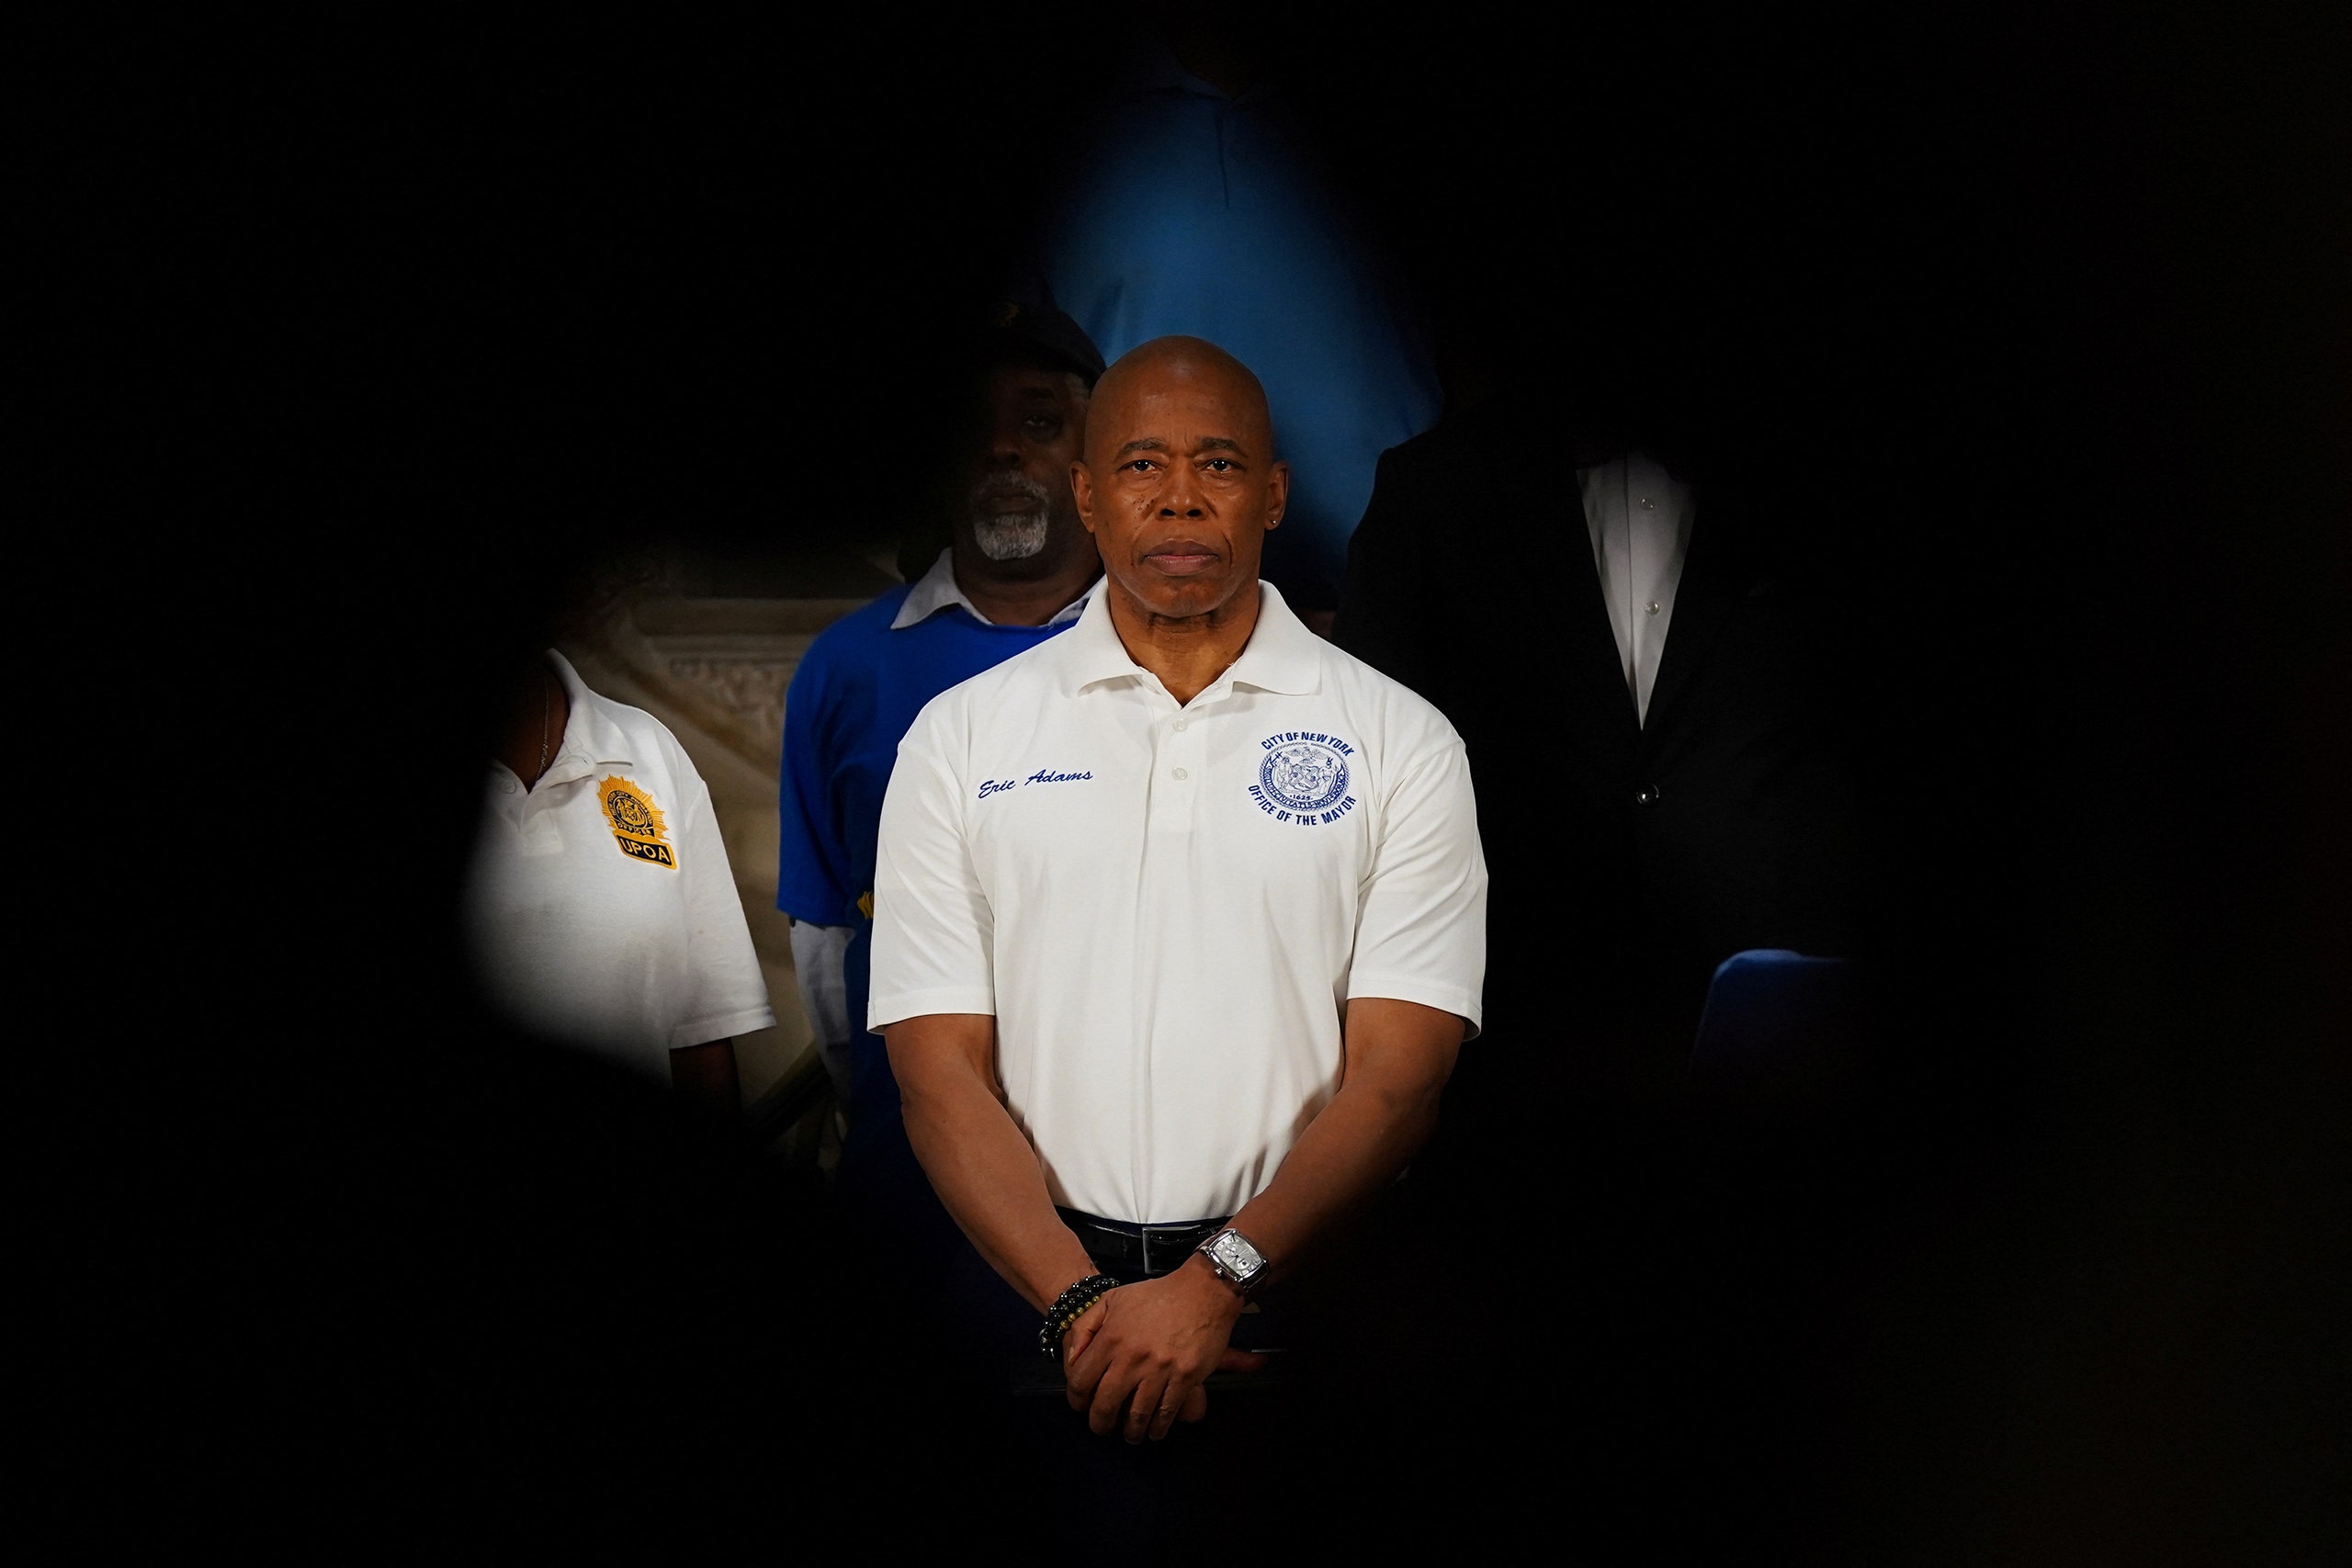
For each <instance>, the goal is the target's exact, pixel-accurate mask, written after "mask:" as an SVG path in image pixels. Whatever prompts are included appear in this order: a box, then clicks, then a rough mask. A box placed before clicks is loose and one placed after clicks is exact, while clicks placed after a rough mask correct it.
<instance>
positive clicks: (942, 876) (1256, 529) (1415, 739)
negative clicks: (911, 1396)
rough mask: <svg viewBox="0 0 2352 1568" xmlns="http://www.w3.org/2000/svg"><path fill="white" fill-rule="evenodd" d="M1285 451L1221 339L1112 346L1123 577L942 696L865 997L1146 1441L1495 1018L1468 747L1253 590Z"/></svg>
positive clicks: (1095, 427) (1010, 1254) (1100, 457)
mask: <svg viewBox="0 0 2352 1568" xmlns="http://www.w3.org/2000/svg"><path fill="white" fill-rule="evenodd" d="M1272 450H1273V447H1272V428H1271V425H1270V423H1269V420H1268V416H1267V412H1266V403H1265V398H1264V394H1263V392H1262V391H1261V389H1260V388H1259V385H1258V382H1257V378H1255V377H1254V376H1252V375H1251V374H1250V371H1249V370H1248V369H1247V368H1246V367H1243V366H1242V365H1241V364H1240V363H1239V362H1238V361H1237V360H1235V359H1233V358H1232V357H1231V356H1230V355H1227V354H1226V353H1225V352H1224V351H1222V350H1221V349H1218V348H1217V347H1216V346H1215V345H1214V344H1208V343H1204V342H1202V341H1200V340H1198V339H1193V338H1162V339H1159V340H1156V341H1154V342H1151V343H1148V344H1144V345H1143V346H1142V347H1140V348H1137V349H1136V350H1135V351H1134V352H1133V353H1131V354H1129V355H1126V356H1125V358H1123V359H1121V360H1120V361H1119V362H1118V364H1116V365H1115V366H1114V367H1112V368H1111V369H1110V370H1109V371H1108V372H1106V373H1105V374H1104V376H1103V378H1102V381H1101V383H1100V384H1099V385H1098V387H1097V388H1096V390H1095V396H1094V403H1093V408H1092V411H1091V415H1090V420H1089V423H1088V427H1087V439H1086V446H1085V449H1084V453H1083V457H1082V458H1081V460H1080V461H1079V462H1078V463H1076V464H1074V465H1073V467H1072V470H1071V475H1072V483H1073V486H1074V488H1075V491H1076V496H1077V501H1078V507H1079V512H1080V515H1081V517H1082V518H1083V519H1084V521H1085V524H1086V526H1087V528H1088V529H1089V531H1090V532H1091V533H1092V534H1093V535H1094V536H1095V540H1096V543H1097V546H1098V547H1099V548H1100V549H1101V551H1102V555H1103V566H1104V570H1105V573H1106V578H1105V582H1106V591H1105V592H1100V593H1097V594H1096V595H1095V596H1094V598H1093V599H1092V600H1091V601H1090V602H1089V604H1088V605H1087V607H1086V610H1085V613H1084V614H1083V615H1081V616H1080V619H1079V622H1078V624H1077V625H1076V626H1074V627H1072V628H1071V629H1070V631H1069V632H1068V633H1066V634H1065V635H1064V636H1062V637H1057V638H1056V639H1054V640H1053V641H1051V642H1048V643H1046V644H1043V645H1041V646H1039V647H1037V648H1035V649H1030V650H1028V651H1027V652H1024V653H1023V654H1020V655H1019V656H1017V657H1015V658H1013V659H1012V660H1008V661H1006V662H1005V663H1003V664H1001V665H999V666H998V667H996V668H995V669H993V670H990V671H987V672H985V673H983V674H980V675H977V676H975V677H973V678H972V679H970V680H968V681H966V682H963V683H962V684H960V685H957V686H956V687H953V688H951V689H950V690H948V691H947V692H945V693H943V694H941V695H940V696H938V697H936V698H934V699H933V701H932V702H931V704H930V705H928V706H927V707H925V708H924V709H923V711H922V715H921V716H919V717H918V718H917V719H916V721H915V723H914V726H913V728H911V729H910V731H909V732H908V734H907V736H906V739H904V740H903V741H902V742H901V743H900V745H899V759H898V764H897V769H896V771H895V772H894V773H893V774H892V776H891V781H890V787H889V793H888V799H887V801H886V803H885V805H884V807H883V812H882V826H881V844H880V853H879V860H878V866H877V871H876V891H875V897H876V908H875V936H874V969H873V986H872V995H871V1000H870V1003H869V1013H868V1018H869V1023H870V1025H871V1027H873V1028H875V1029H876V1030H877V1031H879V1032H881V1033H882V1034H883V1035H884V1036H885V1037H886V1038H887V1040H888V1044H889V1054H890V1065H891V1068H892V1070H893V1072H894V1073H895V1074H896V1075H897V1077H898V1079H899V1085H900V1087H901V1090H902V1094H903V1097H904V1108H905V1111H904V1113H905V1117H906V1124H907V1131H908V1134H909V1136H910V1140H911V1142H912V1144H913V1146H914V1150H915V1153H916V1155H917V1156H918V1157H919V1158H920V1159H921V1160H922V1166H923V1168H924V1170H925V1171H926V1172H927V1173H928V1175H929V1176H930V1178H931V1180H932V1182H933V1185H934V1186H935V1187H936V1189H937V1190H938V1192H939V1194H940V1197H941V1199H942V1200H943V1201H944V1203H945V1204H946V1207H947V1209H948V1211H949V1213H952V1214H953V1215H954V1216H955V1218H956V1222H957V1224H960V1225H961V1226H962V1227H963V1229H964V1231H965V1234H966V1235H967V1236H969V1238H970V1239H971V1241H972V1243H973V1245H974V1247H976V1248H977V1250H978V1253H979V1255H980V1256H981V1257H982V1258H985V1259H986V1260H987V1261H988V1263H989V1264H990V1265H991V1266H993V1268H994V1269H995V1270H996V1271H997V1273H998V1274H999V1275H1001V1277H1002V1279H1003V1280H1004V1281H1005V1282H1006V1283H1007V1284H1008V1285H1010V1286H1011V1288H1012V1290H1013V1291H1014V1292H1018V1293H1019V1295H1020V1296H1021V1297H1022V1298H1023V1299H1024V1300H1025V1301H1026V1302H1027V1303H1028V1306H1029V1308H1030V1309H1032V1310H1033V1311H1035V1313H1037V1314H1041V1316H1042V1319H1043V1321H1042V1323H1041V1324H1039V1325H1038V1327H1037V1329H1036V1333H1035V1340H1034V1343H1035V1345H1036V1346H1038V1347H1039V1348H1043V1349H1046V1350H1054V1349H1058V1350H1059V1352H1060V1355H1061V1359H1062V1375H1063V1382H1064V1385H1065V1388H1066V1392H1067V1396H1068V1399H1069V1404H1071V1406H1072V1407H1073V1408H1076V1409H1080V1410H1082V1411H1084V1412H1085V1413H1086V1414H1087V1416H1088V1425H1089V1426H1091V1428H1092V1429H1093V1431H1094V1432H1096V1433H1098V1434H1105V1435H1107V1434H1112V1433H1117V1434H1120V1435H1122V1436H1124V1437H1125V1438H1126V1439H1127V1440H1128V1441H1129V1442H1131V1443H1133V1442H1141V1441H1144V1440H1145V1439H1147V1438H1148V1439H1158V1438H1163V1437H1165V1436H1166V1435H1167V1433H1168V1432H1169V1431H1170V1428H1171V1426H1172V1425H1173V1424H1174V1423H1175V1422H1177V1421H1179V1420H1180V1419H1182V1420H1197V1419H1199V1418H1200V1416H1202V1415H1203V1414H1204V1411H1205V1409H1206V1397H1205V1395H1204V1392H1203V1390H1202V1384H1203V1382H1204V1380H1205V1379H1206V1378H1207V1377H1208V1376H1209V1374H1210V1373H1211V1372H1213V1371H1216V1370H1217V1369H1218V1368H1219V1367H1220V1366H1223V1367H1226V1368H1228V1369H1236V1370H1240V1369H1248V1368H1251V1367H1254V1366H1256V1365H1258V1364H1259V1363H1258V1362H1257V1361H1255V1360H1254V1359H1252V1358H1250V1357H1249V1356H1247V1355H1244V1354H1243V1353H1242V1352H1239V1351H1238V1350H1235V1349H1234V1348H1232V1346H1231V1343H1230V1341H1231V1338H1232V1336H1233V1331H1234V1328H1235V1325H1236V1324H1237V1323H1238V1322H1239V1321H1241V1319H1242V1314H1244V1311H1245V1309H1246V1307H1247V1306H1248V1304H1249V1303H1250V1298H1251V1297H1252V1295H1253V1294H1254V1293H1256V1292H1258V1291H1259V1289H1260V1288H1261V1286H1262V1285H1264V1284H1265V1283H1266V1282H1267V1281H1268V1280H1272V1279H1274V1278H1277V1277H1278V1276H1280V1275H1281V1274H1282V1273H1283V1270H1284V1269H1285V1268H1286V1267H1287V1266H1288V1265H1289V1264H1290V1263H1291V1262H1292V1261H1293V1259H1294V1258H1295V1257H1296V1256H1297V1254H1298V1253H1299V1251H1300V1249H1301V1248H1302V1247H1305V1246H1306V1244H1307V1242H1308V1241H1309V1239H1310V1238H1311V1237H1313V1236H1315V1235H1317V1233H1318V1232H1320V1231H1323V1230H1326V1229H1327V1228H1328V1227H1329V1226H1330V1224H1332V1222H1333V1221H1335V1220H1336V1219H1337V1218H1339V1217H1340V1215H1341V1214H1342V1213H1345V1212H1347V1211H1349V1210H1351V1209H1352V1208H1354V1207H1356V1206H1358V1205H1359V1204H1361V1203H1362V1202H1363V1201H1366V1200H1367V1199H1368V1198H1369V1197H1370V1196H1371V1195H1373V1194H1374V1193H1375V1192H1376V1191H1377V1190H1380V1189H1381V1188H1382V1187H1383V1186H1385V1184H1386V1183H1388V1182H1389V1181H1391V1180H1392V1179H1394V1178H1395V1177H1396V1175H1397V1172H1398V1171H1399V1170H1400V1169H1401V1168H1403V1166H1404V1165H1405V1163H1406V1161H1407V1160H1408V1158H1409V1157H1410V1156H1412V1155H1413V1153H1414V1152H1415V1151H1416V1150H1417V1149H1418V1148H1419V1146H1420V1145H1421V1144H1422V1142H1423V1141H1424V1140H1425V1139H1426V1138H1427V1136H1428V1134H1430V1130H1431V1129H1432V1127H1433V1126H1434V1124H1435V1119H1436V1116H1437V1109H1438V1100H1439V1095H1440V1091H1441V1090H1442V1088H1443V1086H1444V1084H1445V1081H1446V1078H1447V1076H1448V1075H1449V1074H1450V1073H1451V1071H1452V1069H1453V1062H1454V1058H1455V1055H1456V1053H1457V1051H1458V1049H1459V1047H1460V1046H1461V1044H1462V1043H1463V1041H1464V1039H1465V1038H1468V1037H1470V1036H1472V1035H1475V1034H1476V1032H1477V1028H1478V1018H1479V993H1480V987H1481V985H1482V982H1483V977H1484V970H1485V963H1486V892H1487V869H1486V863H1485V861H1484V859H1483V858H1482V856H1481V853H1480V851H1479V844H1478V830H1477V821H1476V808H1475V806H1474V802H1473V797H1472V793H1471V781H1470V770H1469V766H1468V763H1467V761H1466V760H1465V758H1464V752H1463V746H1462V742H1461V740H1460V739H1459V738H1458V737H1456V735H1455V734H1454V732H1453V728H1451V727H1450V726H1449V725H1448V724H1447V723H1446V721H1445V719H1444V718H1443V716H1441V715H1440V714H1439V713H1438V711H1437V710H1436V709H1435V708H1433V707H1432V706H1430V705H1429V704H1428V703H1426V702H1424V701H1422V700H1421V699H1420V698H1419V697H1418V696H1416V695H1415V694H1413V693H1411V692H1410V691H1408V690H1407V689H1406V688H1405V687H1403V686H1401V685H1399V684H1397V682H1394V681H1392V680H1389V679H1388V678H1387V677H1385V676H1383V675H1381V674H1380V673H1378V672H1377V671H1374V670H1373V669H1372V668H1371V667H1370V666H1368V665H1365V664H1363V663H1361V662H1359V661H1358V660H1355V659H1353V658H1351V656H1349V655H1348V654H1346V653H1343V652H1341V651H1340V649H1336V648H1334V647H1332V646H1330V645H1329V644H1328V643H1326V642H1324V641H1323V640H1322V639H1320V638H1318V637H1316V636H1315V635H1314V634H1313V633H1312V632H1310V631H1309V630H1308V629H1307V628H1306V626H1305V625H1303V624H1302V623H1301V622H1300V621H1299V619H1298V618H1297V617H1296V616H1295V615H1293V614H1292V613H1291V611H1290V610H1289V609H1288V608H1287V607H1286V606H1285V605H1284V604H1283V599H1282V596H1281V595H1280V594H1279V593H1277V592H1275V591H1274V589H1273V588H1272V587H1271V586H1270V585H1268V584H1266V583H1263V582H1261V581H1259V580H1258V575H1257V568H1258V561H1259V555H1260V549H1261V545H1262V543H1263V540H1264V536H1265V533H1266V531H1267V530H1268V529H1270V528H1272V527H1273V526H1274V525H1276V524H1277V523H1278V522H1280V521H1281V517H1282V513H1283V503H1284V501H1285V499H1286V495H1287V490H1288V474H1287V471H1286V470H1285V468H1283V465H1282V464H1280V463H1278V462H1274V461H1273V460H1272ZM1031 1321H1033V1322H1035V1321H1036V1320H1035V1319H1032V1320H1031Z"/></svg>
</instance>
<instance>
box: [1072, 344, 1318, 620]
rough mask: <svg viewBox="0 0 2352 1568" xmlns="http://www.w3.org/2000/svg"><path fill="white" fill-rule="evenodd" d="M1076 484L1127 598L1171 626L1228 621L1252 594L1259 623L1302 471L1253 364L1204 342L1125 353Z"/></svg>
mask: <svg viewBox="0 0 2352 1568" xmlns="http://www.w3.org/2000/svg"><path fill="white" fill-rule="evenodd" d="M1070 484H1071V489H1072V491H1073V492H1074V493H1075V495H1076V497H1077V500H1078V512H1079V519H1080V521H1081V522H1082V523H1084V524H1085V525H1086V528H1087V531H1088V532H1090V533H1091V534H1092V535H1093V536H1094V542H1095V546H1096V547H1097V548H1099V549H1100V550H1101V551H1102V553H1103V570H1104V571H1106V572H1108V573H1109V574H1110V577H1111V580H1112V581H1113V582H1114V583H1115V584H1117V585H1118V587H1119V589H1120V590H1121V591H1122V593H1123V595H1124V597H1122V598H1119V599H1116V600H1115V601H1114V603H1115V604H1125V605H1127V606H1130V607H1131V608H1133V610H1134V611H1135V612H1136V614H1138V615H1148V616H1151V617H1155V618H1157V619H1159V620H1163V621H1181V620H1189V619H1193V618H1196V617H1202V616H1208V617H1218V616H1223V615H1227V613H1228V606H1231V605H1232V604H1234V602H1235V596H1236V595H1237V594H1239V593H1241V592H1242V591H1243V590H1244V589H1248V590H1250V596H1249V598H1248V603H1247V604H1246V605H1244V606H1243V607H1242V609H1241V611H1240V613H1241V614H1242V615H1243V616H1244V618H1245V621H1247V620H1252V619H1254V618H1255V615H1256V611H1255V609H1254V605H1255V604H1256V603H1257V600H1256V596H1255V595H1256V588H1257V582H1258V560H1259V557H1260V556H1261V554H1262V553H1263V551H1264V547H1265V541H1266V530H1267V529H1269V528H1272V526H1273V525H1275V524H1277V523H1279V522H1281V521H1282V515H1283V505H1284V504H1285V503H1286V502H1287V501H1288V500H1289V497H1290V475H1289V472H1288V470H1287V469H1285V468H1283V465H1282V464H1280V463H1277V462H1275V461H1274V428H1273V421H1272V418H1271V417H1269V415H1268V414H1267V412H1266V392H1265V389H1264V388H1262V387H1261V386H1260V385H1259V384H1258V378H1257V377H1255V376H1252V375H1251V374H1250V367H1248V366H1246V365H1244V364H1242V363H1241V361H1239V360H1238V359H1236V358H1234V357H1233V355H1229V354H1227V353H1226V352H1225V350H1223V349H1221V348H1219V347H1217V345H1216V344H1213V343H1204V342H1203V341H1202V340H1201V339H1199V338H1196V337H1163V338H1154V339H1153V340H1152V341H1151V342H1149V343H1148V344H1144V345H1143V346H1141V347H1140V348H1137V349H1135V350H1133V351H1132V352H1130V353H1128V354H1125V355H1121V356H1120V359H1119V362H1118V363H1117V364H1116V365H1114V366H1112V367H1111V368H1110V369H1108V370H1106V371H1104V372H1103V378H1102V380H1100V381H1098V382H1096V383H1095V387H1094V401H1093V405H1092V407H1091V409H1090V410H1089V412H1088V414H1087V421H1086V456H1085V457H1084V458H1083V459H1081V460H1080V461H1079V462H1077V463H1074V464H1072V465H1071V467H1070ZM1124 613H1125V612H1124V611H1120V610H1116V609H1114V614H1124Z"/></svg>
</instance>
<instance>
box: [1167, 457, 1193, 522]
mask: <svg viewBox="0 0 2352 1568" xmlns="http://www.w3.org/2000/svg"><path fill="white" fill-rule="evenodd" d="M1159 514H1160V515H1161V516H1162V517H1198V516H1200V515H1201V514H1202V513H1201V492H1200V490H1199V488H1198V487H1197V486H1195V485H1194V483H1193V470H1192V469H1190V468H1186V467H1184V466H1183V465H1182V464H1181V463H1180V464H1178V465H1176V466H1175V467H1174V468H1172V469H1170V472H1169V475H1168V488H1167V489H1165V490H1163V491H1160V492H1159Z"/></svg>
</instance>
